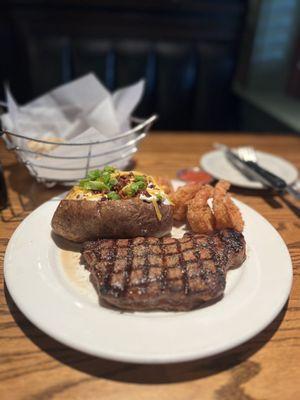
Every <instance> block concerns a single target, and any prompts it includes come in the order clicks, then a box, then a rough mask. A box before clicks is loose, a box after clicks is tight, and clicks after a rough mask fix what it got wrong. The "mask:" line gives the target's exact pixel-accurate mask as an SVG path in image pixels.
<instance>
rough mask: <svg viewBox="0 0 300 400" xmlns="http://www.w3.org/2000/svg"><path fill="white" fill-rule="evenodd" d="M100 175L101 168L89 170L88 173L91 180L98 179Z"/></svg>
mask: <svg viewBox="0 0 300 400" xmlns="http://www.w3.org/2000/svg"><path fill="white" fill-rule="evenodd" d="M99 177H100V170H99V169H95V170H93V171H89V173H88V174H87V178H88V179H89V180H90V181H94V180H96V179H98V178H99Z"/></svg>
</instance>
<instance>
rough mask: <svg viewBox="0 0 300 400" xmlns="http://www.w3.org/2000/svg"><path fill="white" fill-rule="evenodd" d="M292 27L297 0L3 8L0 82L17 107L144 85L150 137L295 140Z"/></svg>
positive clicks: (107, 1) (296, 60)
mask: <svg viewBox="0 0 300 400" xmlns="http://www.w3.org/2000/svg"><path fill="white" fill-rule="evenodd" d="M299 27H300V1H298V0H260V1H259V0H255V1H246V0H207V1H202V0H187V1H180V0H177V1H175V0H165V1H161V0H160V1H158V0H98V1H96V0H85V1H79V0H60V1H56V0H52V1H50V0H48V1H47V0H31V1H29V0H23V1H13V0H11V1H8V0H2V1H1V6H0V57H1V61H0V81H2V82H4V81H8V82H9V83H10V86H11V89H12V92H13V93H14V95H15V97H16V99H17V101H18V102H19V103H25V102H27V101H28V100H30V99H32V98H34V97H36V96H38V95H40V94H42V93H44V92H45V91H47V90H49V89H51V88H53V87H55V86H57V85H59V84H61V83H63V82H68V81H70V80H72V79H74V78H76V77H79V76H81V75H83V74H85V73H87V72H90V71H94V72H95V73H96V74H97V75H98V77H99V78H100V79H101V80H102V81H103V82H104V83H105V85H106V86H107V87H108V88H109V89H111V90H114V89H116V88H118V87H120V86H124V85H127V84H130V83H133V82H135V81H137V80H138V79H139V78H141V77H145V79H146V92H145V96H144V98H143V101H142V103H141V104H140V105H139V107H138V109H137V110H136V113H135V114H136V115H137V116H143V117H144V116H149V115H150V114H153V113H158V114H159V116H160V118H159V121H158V122H157V124H156V125H155V128H156V129H166V130H167V129H171V130H224V131H226V130H241V131H243V130H256V131H280V132H285V131H295V132H300V29H299ZM0 98H1V99H2V100H4V93H3V85H1V92H0Z"/></svg>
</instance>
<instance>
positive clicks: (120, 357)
mask: <svg viewBox="0 0 300 400" xmlns="http://www.w3.org/2000/svg"><path fill="white" fill-rule="evenodd" d="M59 198H60V196H56V197H54V198H52V199H50V200H49V201H47V202H45V203H44V204H42V205H41V206H39V207H38V208H37V209H35V210H34V211H33V212H32V213H31V214H30V215H29V216H27V217H26V218H25V219H24V220H23V221H22V222H21V224H19V226H18V227H17V228H16V230H15V231H14V233H13V235H12V237H11V239H10V240H9V243H8V245H7V248H6V252H5V257H4V278H5V283H6V285H7V288H8V291H9V293H10V295H11V296H12V298H13V300H14V302H15V303H16V305H17V306H18V308H19V309H20V310H21V312H22V313H23V314H24V315H25V316H26V318H28V319H29V321H31V322H32V323H33V324H34V325H36V326H37V327H38V328H39V329H40V330H42V331H43V332H44V333H45V334H47V335H49V336H51V337H52V338H54V339H55V340H58V341H59V342H61V343H63V344H64V345H66V346H68V347H71V348H73V349H75V350H77V351H82V352H84V353H87V354H90V355H92V356H97V357H103V358H105V359H110V360H117V361H122V362H131V363H141V364H160V363H178V362H186V361H191V360H195V359H202V358H205V357H209V356H214V355H216V354H220V353H222V352H224V351H227V350H230V349H232V348H234V347H237V346H239V345H240V344H242V343H244V342H246V341H247V340H249V339H250V338H252V337H254V336H256V335H257V334H258V333H259V332H261V331H262V330H263V329H265V328H266V327H267V326H268V325H269V324H270V323H271V322H272V321H273V320H274V318H275V317H276V316H277V315H278V313H279V312H280V311H281V310H282V308H283V306H284V305H285V303H286V301H287V300H288V298H289V294H290V291H291V287H292V283H293V268H292V261H291V257H290V254H289V251H288V248H287V246H286V244H285V242H284V241H283V239H282V238H281V236H280V234H279V233H278V232H277V231H276V229H275V228H274V227H273V226H272V225H271V224H270V223H269V222H268V221H267V220H266V219H265V218H264V217H263V216H262V215H261V214H259V213H258V212H257V211H255V210H254V209H253V208H251V207H249V206H248V205H246V204H245V203H243V202H240V201H238V200H236V201H237V203H241V204H243V206H245V207H246V209H247V208H249V209H250V210H252V211H253V212H254V213H256V214H257V215H258V216H259V217H260V218H262V220H263V221H264V222H265V223H266V224H267V225H268V226H269V227H270V228H271V229H272V230H273V233H274V235H275V236H276V237H277V239H279V240H280V242H281V245H282V246H281V250H282V251H284V252H285V257H286V264H285V267H286V268H287V269H288V270H289V282H286V284H287V285H286V286H287V289H286V291H285V294H284V295H283V296H282V299H281V301H280V302H279V304H278V305H277V307H276V308H274V309H273V310H272V312H271V313H270V312H269V314H268V317H267V318H264V323H263V324H260V325H258V326H256V328H255V329H252V330H251V331H249V332H248V333H247V334H245V335H244V336H240V337H239V339H238V340H237V339H236V338H235V339H233V340H232V342H231V343H228V342H225V343H224V344H223V346H219V347H218V348H217V349H216V351H208V352H207V353H205V351H201V354H200V355H199V353H197V352H195V353H194V352H193V354H190V352H188V351H185V352H183V353H182V354H177V355H175V356H173V355H172V354H171V355H165V354H163V355H162V356H157V354H154V355H153V356H149V355H148V356H147V357H146V358H145V357H144V356H143V355H142V356H140V355H138V356H137V355H133V356H128V353H126V351H125V352H124V353H121V352H120V351H119V352H117V353H114V354H112V353H111V351H108V352H106V351H105V349H103V350H102V351H99V350H97V352H96V353H95V352H92V351H90V350H89V348H87V347H85V346H84V345H82V344H78V342H77V343H74V342H73V341H71V340H70V339H66V338H64V336H63V335H61V332H60V331H57V329H55V327H54V331H51V329H50V330H49V329H45V327H44V326H43V324H41V323H40V321H38V320H36V319H35V318H34V317H33V316H32V315H31V314H30V313H28V312H27V309H26V306H24V304H25V302H22V301H19V300H20V299H19V296H18V295H15V293H14V289H13V285H12V284H11V281H10V279H9V275H8V263H9V260H8V259H9V256H10V253H11V251H12V250H13V244H14V240H15V238H16V237H17V235H18V234H19V232H20V231H21V230H22V229H23V228H24V226H25V225H26V224H28V222H29V221H30V219H31V218H32V216H34V215H36V214H37V213H38V212H39V211H41V209H42V208H46V207H47V205H48V203H49V202H51V201H56V202H57V201H59ZM38 210H39V211H38ZM79 342H80V340H79Z"/></svg>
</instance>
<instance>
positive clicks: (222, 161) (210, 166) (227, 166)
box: [200, 150, 298, 189]
mask: <svg viewBox="0 0 300 400" xmlns="http://www.w3.org/2000/svg"><path fill="white" fill-rule="evenodd" d="M256 155H257V159H258V162H259V164H260V165H261V166H262V167H264V168H266V169H267V170H269V171H270V172H273V174H275V175H278V176H279V177H280V178H282V179H284V180H285V181H286V183H287V184H288V185H290V184H292V183H294V182H295V181H296V180H297V178H298V170H297V168H296V167H294V165H293V164H291V163H289V162H288V161H286V160H284V159H283V158H281V157H277V156H274V155H272V154H269V153H264V152H262V151H256ZM200 165H201V167H202V168H203V169H204V170H205V171H206V172H208V173H209V174H210V175H212V176H214V177H215V178H217V179H226V180H227V181H229V182H231V183H232V184H233V185H235V186H240V187H243V188H249V189H263V188H264V186H263V185H262V184H261V183H260V182H256V181H251V180H250V179H248V178H247V177H246V176H245V175H243V174H242V173H241V172H240V171H239V170H238V169H236V168H235V167H234V166H233V165H232V164H231V163H230V161H228V159H227V158H226V155H225V153H224V152H223V151H222V150H214V151H210V152H209V153H206V154H204V155H203V156H202V158H201V159H200Z"/></svg>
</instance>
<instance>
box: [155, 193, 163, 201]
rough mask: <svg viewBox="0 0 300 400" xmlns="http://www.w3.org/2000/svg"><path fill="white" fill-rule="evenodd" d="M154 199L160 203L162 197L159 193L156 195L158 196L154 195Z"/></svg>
mask: <svg viewBox="0 0 300 400" xmlns="http://www.w3.org/2000/svg"><path fill="white" fill-rule="evenodd" d="M156 198H157V200H159V201H162V200H163V196H162V195H161V194H160V193H158V194H157V195H156Z"/></svg>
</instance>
